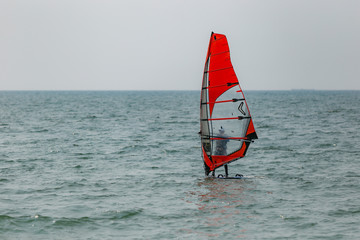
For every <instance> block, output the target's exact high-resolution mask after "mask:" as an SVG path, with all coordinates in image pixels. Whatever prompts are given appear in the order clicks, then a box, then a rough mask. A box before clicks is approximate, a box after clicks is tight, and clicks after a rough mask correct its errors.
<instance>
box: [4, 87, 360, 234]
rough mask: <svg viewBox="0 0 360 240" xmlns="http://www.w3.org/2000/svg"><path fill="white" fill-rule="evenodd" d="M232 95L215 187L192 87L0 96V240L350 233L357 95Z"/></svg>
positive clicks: (356, 175) (359, 195)
mask: <svg viewBox="0 0 360 240" xmlns="http://www.w3.org/2000/svg"><path fill="white" fill-rule="evenodd" d="M245 96H246V98H247V101H248V104H249V108H250V111H251V113H252V116H253V121H254V125H255V129H256V131H257V134H258V136H259V139H258V140H257V141H255V143H253V144H251V146H250V148H249V150H248V152H247V156H246V157H245V158H243V159H241V160H239V161H236V162H234V163H232V164H231V165H229V171H230V174H231V175H235V174H236V173H240V174H243V175H245V176H248V179H244V180H222V179H211V178H205V177H204V172H203V163H202V159H201V152H200V139H199V136H198V134H197V133H198V131H199V101H200V100H199V99H200V92H198V91H113V92H112V91H110V92H106V91H104V92H102V91H99V92H86V91H83V92H77V91H64V92H52V91H45V92H41V91H40V92H36V91H34V92H6V91H2V92H0V239H336V240H338V239H360V227H359V226H360V121H359V118H360V91H247V92H245ZM222 172H223V170H222V169H219V170H218V171H217V173H222Z"/></svg>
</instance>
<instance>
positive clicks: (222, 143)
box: [215, 126, 229, 156]
mask: <svg viewBox="0 0 360 240" xmlns="http://www.w3.org/2000/svg"><path fill="white" fill-rule="evenodd" d="M217 137H218V138H222V139H221V140H217V141H216V150H215V155H222V156H224V155H227V151H226V149H227V143H228V142H229V139H227V138H228V137H229V136H228V135H226V134H225V129H224V128H223V127H222V126H221V127H220V129H219V135H217Z"/></svg>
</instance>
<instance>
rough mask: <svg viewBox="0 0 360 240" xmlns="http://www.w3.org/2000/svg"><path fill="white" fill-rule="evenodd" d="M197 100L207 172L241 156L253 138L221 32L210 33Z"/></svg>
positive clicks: (253, 134)
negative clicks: (198, 102)
mask: <svg viewBox="0 0 360 240" xmlns="http://www.w3.org/2000/svg"><path fill="white" fill-rule="evenodd" d="M200 100H201V101H200V136H201V148H202V157H203V160H204V169H205V175H208V174H209V173H210V172H211V171H213V172H214V170H215V169H216V168H219V167H221V166H223V165H225V164H228V163H230V162H232V161H235V160H238V159H240V158H242V157H244V156H245V154H246V151H247V149H248V148H249V146H250V143H251V142H252V141H253V140H254V139H257V134H256V132H255V128H254V124H253V121H252V119H251V115H250V111H249V107H248V105H247V103H246V100H245V96H244V93H243V91H242V89H241V87H240V84H239V81H238V79H237V77H236V74H235V71H234V68H233V66H232V64H231V60H230V52H229V45H228V42H227V39H226V36H225V35H223V34H217V33H211V37H210V42H209V48H208V52H207V56H206V61H205V68H204V75H203V81H202V90H201V99H200Z"/></svg>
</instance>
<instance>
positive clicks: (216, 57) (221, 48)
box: [208, 33, 238, 118]
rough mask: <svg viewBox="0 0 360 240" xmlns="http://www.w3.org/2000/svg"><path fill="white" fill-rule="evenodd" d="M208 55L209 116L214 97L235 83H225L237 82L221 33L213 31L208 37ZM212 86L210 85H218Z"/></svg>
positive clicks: (225, 40)
mask: <svg viewBox="0 0 360 240" xmlns="http://www.w3.org/2000/svg"><path fill="white" fill-rule="evenodd" d="M208 56H210V65H209V87H210V88H209V89H208V94H209V102H210V103H209V108H210V118H211V116H212V111H213V108H214V102H215V101H216V99H217V98H218V97H219V96H220V95H221V94H223V93H224V92H225V91H227V90H228V89H230V88H232V87H234V86H235V85H231V86H227V83H235V82H236V83H238V79H237V77H236V75H235V72H234V69H233V66H232V64H231V61H230V52H229V45H228V42H227V39H226V36H225V35H223V34H217V33H214V34H213V35H212V36H211V39H210V46H209V50H208ZM219 85H224V86H221V87H214V88H212V86H219Z"/></svg>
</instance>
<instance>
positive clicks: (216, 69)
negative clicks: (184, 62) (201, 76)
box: [205, 66, 233, 73]
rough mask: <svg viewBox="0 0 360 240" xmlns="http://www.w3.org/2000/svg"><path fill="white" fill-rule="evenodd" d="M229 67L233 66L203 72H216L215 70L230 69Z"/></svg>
mask: <svg viewBox="0 0 360 240" xmlns="http://www.w3.org/2000/svg"><path fill="white" fill-rule="evenodd" d="M230 68H233V67H232V66H231V67H227V68H219V69H215V70H210V71H205V73H208V72H217V71H222V70H227V69H230Z"/></svg>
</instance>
